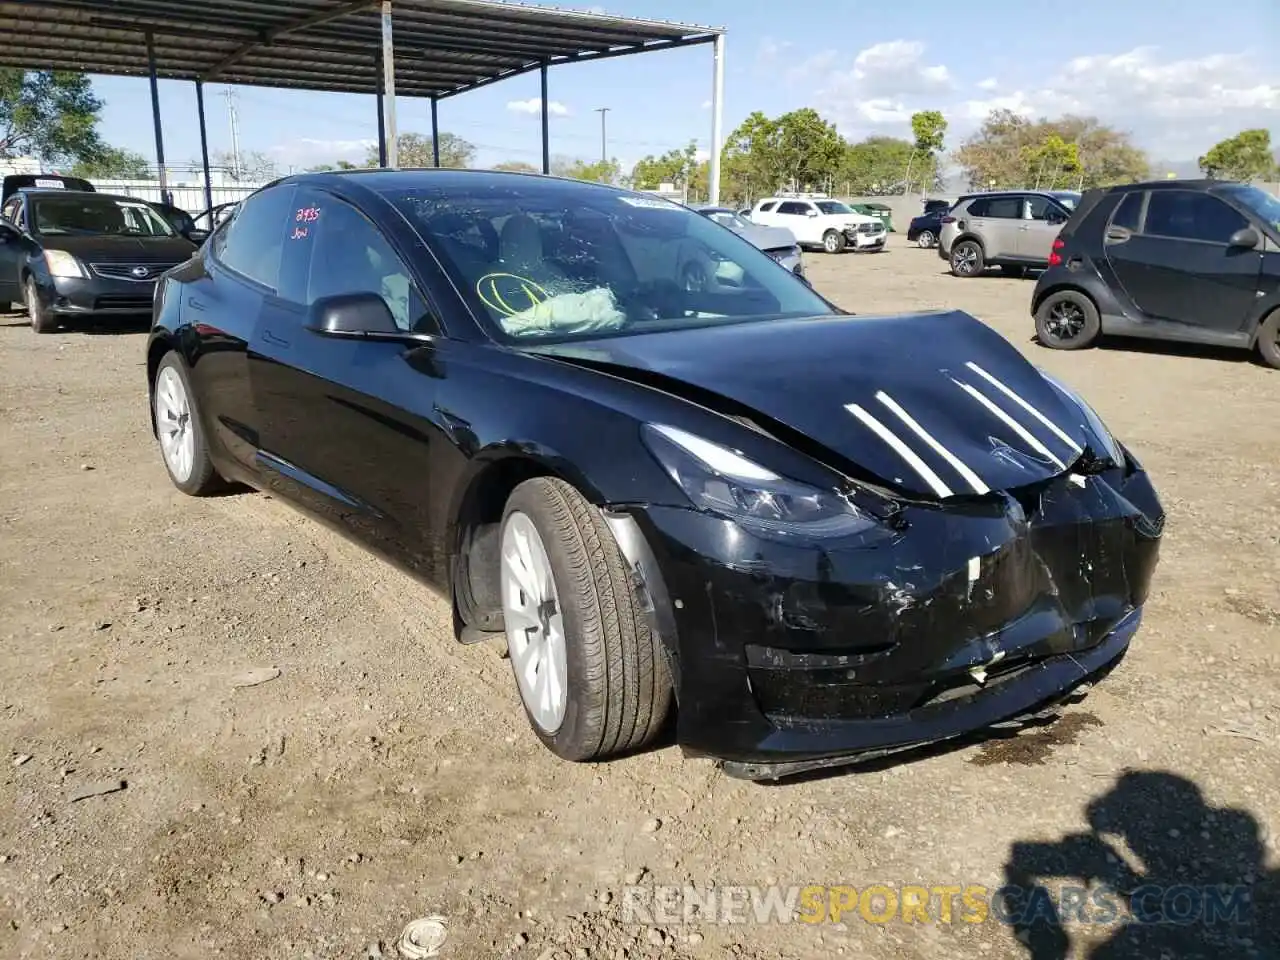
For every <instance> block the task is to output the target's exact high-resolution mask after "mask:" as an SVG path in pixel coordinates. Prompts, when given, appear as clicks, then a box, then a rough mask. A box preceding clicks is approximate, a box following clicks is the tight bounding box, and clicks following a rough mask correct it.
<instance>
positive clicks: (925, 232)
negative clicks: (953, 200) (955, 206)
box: [907, 205, 951, 250]
mask: <svg viewBox="0 0 1280 960" xmlns="http://www.w3.org/2000/svg"><path fill="white" fill-rule="evenodd" d="M950 209H951V207H950V206H945V207H939V206H936V205H935V206H934V208H933V209H932V210H929V211H928V212H926V213H922V214H920V216H918V217H912V219H911V223H910V224H908V225H907V240H908V241H909V242H911V243H914V244H915V245H916V246H918V247H923V248H925V249H926V250H927V249H929V248H930V247H936V246H937V245H938V237H939V236H940V235H941V234H942V218H943V217H945V216H946V215H947V212H948V211H949V210H950Z"/></svg>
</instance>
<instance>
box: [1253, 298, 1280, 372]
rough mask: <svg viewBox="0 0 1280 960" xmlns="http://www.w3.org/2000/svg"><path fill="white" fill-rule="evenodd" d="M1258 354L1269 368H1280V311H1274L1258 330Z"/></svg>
mask: <svg viewBox="0 0 1280 960" xmlns="http://www.w3.org/2000/svg"><path fill="white" fill-rule="evenodd" d="M1258 353H1259V354H1261V355H1262V362H1263V363H1265V364H1266V365H1267V366H1269V367H1277V368H1280V310H1272V311H1271V313H1269V314H1268V315H1267V318H1266V319H1265V320H1263V321H1262V326H1261V327H1259V328H1258Z"/></svg>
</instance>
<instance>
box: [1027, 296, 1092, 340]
mask: <svg viewBox="0 0 1280 960" xmlns="http://www.w3.org/2000/svg"><path fill="white" fill-rule="evenodd" d="M1101 332H1102V320H1101V318H1100V317H1099V316H1098V308H1097V307H1096V306H1095V305H1094V303H1093V301H1092V300H1090V299H1089V297H1087V296H1086V295H1085V294H1083V293H1081V292H1080V291H1079V290H1059V291H1057V292H1056V293H1051V294H1049V296H1047V297H1045V298H1044V300H1043V301H1041V303H1040V307H1039V309H1037V310H1036V337H1037V338H1038V339H1039V341H1040V344H1041V345H1042V346H1045V347H1048V348H1050V349H1051V350H1083V349H1084V348H1085V347H1091V346H1093V344H1094V343H1095V342H1096V341H1097V339H1098V334H1099V333H1101Z"/></svg>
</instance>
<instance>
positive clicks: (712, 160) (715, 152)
mask: <svg viewBox="0 0 1280 960" xmlns="http://www.w3.org/2000/svg"><path fill="white" fill-rule="evenodd" d="M712 50H713V51H714V53H713V56H714V59H715V74H714V77H715V78H714V81H713V83H712V87H711V156H710V157H708V158H707V166H708V170H707V173H708V177H707V179H708V181H709V183H708V187H709V192H710V194H711V196H710V197H709V198H708V202H709V203H710V204H711V205H712V206H713V207H716V206H719V205H720V153H721V150H722V149H723V143H724V34H723V33H717V34H716V38H715V40H714V41H713V42H712Z"/></svg>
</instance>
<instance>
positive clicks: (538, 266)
mask: <svg viewBox="0 0 1280 960" xmlns="http://www.w3.org/2000/svg"><path fill="white" fill-rule="evenodd" d="M500 182H501V185H500V186H494V185H493V183H494V181H492V180H486V181H485V182H484V183H481V182H479V181H478V182H477V185H476V186H475V187H469V188H466V189H459V188H458V187H457V186H450V187H447V188H444V187H439V186H436V187H430V186H426V187H422V188H419V189H411V190H402V191H392V192H388V193H387V194H386V196H387V198H388V199H389V200H390V201H391V202H392V203H394V204H395V205H396V207H397V208H398V209H399V210H400V211H401V213H403V214H404V215H405V217H406V218H407V219H408V220H409V221H410V222H411V223H412V224H413V225H414V226H415V227H416V229H417V230H418V232H419V233H420V234H421V236H422V237H423V239H424V240H425V241H426V242H427V244H428V246H429V247H430V248H431V250H432V252H433V253H434V254H435V255H436V257H437V258H438V259H439V260H440V262H441V264H442V265H443V266H444V268H445V270H446V271H447V272H448V273H449V274H450V277H451V279H452V280H453V282H454V283H455V285H456V286H457V287H458V289H459V290H460V291H461V292H462V295H463V296H464V297H465V298H467V300H468V302H469V303H470V305H471V308H472V310H473V311H474V312H475V314H476V315H477V316H478V317H480V318H481V319H482V321H484V322H485V323H486V326H487V327H488V328H489V331H490V333H491V334H492V335H494V336H495V338H496V339H498V340H501V341H503V342H507V343H512V342H520V343H524V342H537V343H553V342H563V341H567V340H573V339H581V338H585V337H598V336H625V335H631V334H640V333H652V332H657V331H669V330H678V329H682V328H687V327H702V326H708V325H711V324H717V323H733V322H743V321H760V320H775V319H781V318H784V317H807V316H815V315H829V314H830V313H831V310H832V308H831V307H830V305H829V304H827V303H826V301H824V300H823V299H822V298H821V297H819V296H818V295H817V294H816V293H814V292H813V291H812V290H811V289H810V288H809V287H808V285H807V284H805V283H804V281H802V280H801V279H799V278H798V277H796V276H795V275H794V274H792V273H791V272H790V271H788V270H787V269H786V268H785V267H782V266H780V265H779V264H778V263H776V262H775V261H774V260H773V259H772V258H771V257H769V256H768V255H766V254H764V253H762V252H760V251H759V250H758V249H756V247H754V246H753V245H752V244H751V243H749V242H747V241H746V240H743V239H742V238H741V237H739V236H738V235H737V234H735V233H733V232H732V231H729V230H723V229H721V228H720V227H719V226H717V225H716V224H714V223H712V222H710V220H709V219H708V218H707V217H704V216H702V215H701V214H699V213H694V212H693V211H691V210H689V209H688V208H686V207H682V206H679V205H677V204H674V203H669V202H668V201H666V200H661V199H658V198H654V197H646V196H640V195H638V194H633V193H627V192H625V191H621V190H614V189H611V188H605V187H599V186H589V185H586V184H580V183H566V182H562V181H543V180H539V179H535V178H532V177H514V176H513V177H510V178H503V180H502V181H500Z"/></svg>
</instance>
